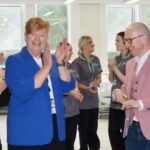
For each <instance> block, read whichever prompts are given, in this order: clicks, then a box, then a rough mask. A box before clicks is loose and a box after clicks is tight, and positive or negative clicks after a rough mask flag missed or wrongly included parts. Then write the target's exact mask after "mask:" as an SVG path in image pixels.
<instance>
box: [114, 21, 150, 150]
mask: <svg viewBox="0 0 150 150" xmlns="http://www.w3.org/2000/svg"><path fill="white" fill-rule="evenodd" d="M125 44H126V46H127V47H128V48H129V49H130V51H131V53H132V55H133V56H135V57H134V58H133V59H131V60H129V61H128V62H127V65H126V80H125V83H124V84H123V86H122V88H121V89H117V90H114V91H113V96H114V97H115V99H117V101H118V102H120V103H122V109H124V110H125V111H126V120H125V128H124V136H127V137H126V150H150V32H149V29H148V27H147V26H146V25H145V24H143V23H140V22H136V23H133V24H131V25H130V26H128V27H127V29H126V31H125Z"/></svg>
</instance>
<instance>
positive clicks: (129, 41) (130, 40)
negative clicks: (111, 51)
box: [124, 34, 144, 45]
mask: <svg viewBox="0 0 150 150" xmlns="http://www.w3.org/2000/svg"><path fill="white" fill-rule="evenodd" d="M143 35H144V34H142V35H139V36H136V37H133V38H129V39H124V41H125V42H127V43H128V44H130V45H131V44H132V41H133V40H134V39H136V38H139V37H141V36H143Z"/></svg>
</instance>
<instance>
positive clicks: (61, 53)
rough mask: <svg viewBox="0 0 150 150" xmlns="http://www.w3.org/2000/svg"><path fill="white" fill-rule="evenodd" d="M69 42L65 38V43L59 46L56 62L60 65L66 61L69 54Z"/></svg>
mask: <svg viewBox="0 0 150 150" xmlns="http://www.w3.org/2000/svg"><path fill="white" fill-rule="evenodd" d="M67 42H68V41H67V38H64V39H63V41H62V42H61V43H59V44H58V45H57V48H56V61H57V63H58V64H60V63H62V61H63V60H64V59H65V56H66V52H67Z"/></svg>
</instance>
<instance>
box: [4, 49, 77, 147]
mask: <svg viewBox="0 0 150 150" xmlns="http://www.w3.org/2000/svg"><path fill="white" fill-rule="evenodd" d="M52 63H53V65H52V68H51V71H50V77H51V81H52V86H53V91H54V99H55V105H56V112H57V126H58V136H59V140H64V139H65V123H64V106H63V100H62V95H63V93H65V92H68V91H70V90H72V89H73V88H74V84H75V81H74V79H73V78H71V81H70V82H65V81H62V80H61V79H60V76H59V72H58V68H57V65H56V58H55V56H52ZM38 70H39V66H38V65H37V63H36V62H35V61H34V59H33V58H32V56H31V54H30V53H29V52H28V50H27V48H26V47H24V48H23V49H22V50H21V52H19V53H17V54H15V55H12V56H9V57H8V59H7V61H6V82H7V85H8V88H9V90H10V93H11V97H10V102H9V106H8V120H7V141H8V144H11V145H20V146H34V145H45V144H48V143H50V142H51V140H52V139H53V122H52V114H51V105H50V95H49V91H48V87H47V86H48V85H47V81H46V80H45V82H44V83H43V85H42V86H41V87H40V88H38V89H35V88H34V75H35V74H36V72H37V71H38ZM55 128H56V127H55Z"/></svg>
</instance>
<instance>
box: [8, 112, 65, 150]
mask: <svg viewBox="0 0 150 150" xmlns="http://www.w3.org/2000/svg"><path fill="white" fill-rule="evenodd" d="M53 124H54V126H53V127H54V129H53V130H54V137H53V140H52V141H51V143H49V144H47V145H40V146H17V145H8V150H66V143H65V141H59V140H58V130H57V121H56V115H53Z"/></svg>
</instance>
